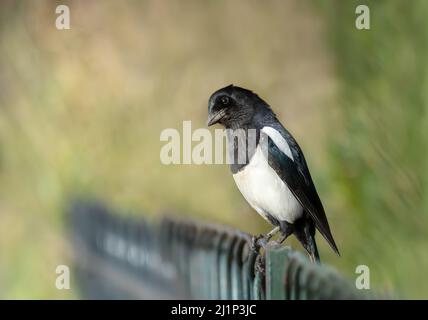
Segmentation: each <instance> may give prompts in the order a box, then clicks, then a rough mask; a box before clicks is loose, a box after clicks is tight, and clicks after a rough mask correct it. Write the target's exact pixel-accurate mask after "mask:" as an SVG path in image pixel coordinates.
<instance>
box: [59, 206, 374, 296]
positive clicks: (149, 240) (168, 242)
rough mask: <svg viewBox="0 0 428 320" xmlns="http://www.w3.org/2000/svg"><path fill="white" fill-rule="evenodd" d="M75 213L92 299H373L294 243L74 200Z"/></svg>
mask: <svg viewBox="0 0 428 320" xmlns="http://www.w3.org/2000/svg"><path fill="white" fill-rule="evenodd" d="M67 216H68V218H69V220H70V225H71V230H70V231H71V232H70V235H71V237H72V240H73V241H72V242H73V245H74V252H75V266H74V267H75V272H76V274H77V275H78V285H79V288H80V291H81V294H82V296H83V297H84V298H89V299H92V298H94V299H123V298H129V299H251V300H257V299H364V298H373V296H369V295H368V294H367V293H366V292H362V291H359V290H357V289H356V288H355V285H354V283H353V282H351V281H348V280H346V279H344V278H343V277H342V276H341V275H340V274H338V273H337V272H336V271H334V270H333V269H332V268H329V267H326V266H323V265H321V266H319V265H313V264H311V263H310V262H309V260H308V259H307V257H306V256H305V255H303V254H302V253H300V252H296V251H294V250H292V249H291V248H289V247H286V246H277V245H274V244H268V245H267V246H266V247H265V248H260V249H258V250H255V249H254V248H253V246H252V242H251V236H250V235H249V234H246V233H243V232H241V231H238V230H234V229H231V228H226V227H220V226H215V225H208V224H201V223H197V222H194V221H189V220H186V221H184V220H178V219H174V218H164V219H163V220H162V221H161V222H160V223H155V222H148V221H146V220H144V219H142V218H140V219H136V218H129V217H127V218H124V217H123V215H120V214H118V213H117V212H115V211H114V210H112V209H109V208H107V207H106V206H103V205H102V204H100V203H98V202H95V201H75V202H73V204H72V205H71V206H70V207H69V208H68V209H67Z"/></svg>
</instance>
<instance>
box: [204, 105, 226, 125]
mask: <svg viewBox="0 0 428 320" xmlns="http://www.w3.org/2000/svg"><path fill="white" fill-rule="evenodd" d="M225 114H226V110H225V109H221V110H220V111H217V112H216V113H214V114H212V115H209V116H208V121H207V126H208V127H209V126H212V125H213V124H216V123H217V122H219V121H220V119H221V118H223V117H224V116H225Z"/></svg>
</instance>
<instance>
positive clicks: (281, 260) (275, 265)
mask: <svg viewBox="0 0 428 320" xmlns="http://www.w3.org/2000/svg"><path fill="white" fill-rule="evenodd" d="M290 253H291V248H290V247H284V246H280V245H278V244H275V243H268V245H267V246H266V248H265V256H266V261H265V265H266V299H268V300H283V299H285V298H286V295H285V283H284V280H285V277H286V271H287V270H286V264H287V259H288V257H289V255H290Z"/></svg>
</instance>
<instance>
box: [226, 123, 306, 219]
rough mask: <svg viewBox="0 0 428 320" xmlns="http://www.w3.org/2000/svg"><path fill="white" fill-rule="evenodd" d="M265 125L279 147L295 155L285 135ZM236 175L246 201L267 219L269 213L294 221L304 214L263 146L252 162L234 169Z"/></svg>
mask: <svg viewBox="0 0 428 320" xmlns="http://www.w3.org/2000/svg"><path fill="white" fill-rule="evenodd" d="M265 129H266V128H263V130H262V131H263V132H265V133H266V134H268V135H269V136H270V137H271V138H272V140H273V141H274V143H275V144H276V145H277V146H278V148H280V150H281V151H283V152H284V153H285V154H286V155H287V156H289V157H290V158H291V159H292V156H291V151H290V148H289V146H288V144H287V142H286V141H285V139H283V138H282V136H281V135H280V134H279V133H278V132H277V131H276V130H274V129H273V128H269V129H268V130H265ZM272 130H273V131H275V132H276V133H277V134H278V135H279V136H278V135H276V134H275V133H273V132H272ZM273 137H275V139H273ZM281 139H282V140H281ZM275 140H276V141H275ZM233 178H234V180H235V183H236V185H237V186H238V188H239V190H240V191H241V193H242V195H243V196H244V198H245V199H246V200H247V202H248V203H249V204H250V205H251V206H252V207H253V208H254V209H255V210H256V211H257V212H258V213H259V214H260V215H261V216H263V217H264V218H265V219H266V216H267V215H268V214H269V215H271V216H272V217H274V218H276V219H277V220H279V221H284V220H285V221H287V222H289V223H293V222H294V221H296V219H298V218H300V217H301V216H302V214H303V208H302V206H301V205H300V203H299V202H298V200H297V199H296V198H295V197H294V195H293V193H292V192H291V191H290V190H289V188H288V187H287V185H286V184H285V183H284V182H283V181H282V180H281V178H280V177H279V176H278V175H277V174H276V172H275V170H273V169H272V168H271V167H270V166H269V163H268V161H267V159H266V157H265V155H264V154H263V151H262V149H261V147H260V146H258V147H257V149H256V152H255V153H254V155H253V157H252V158H251V161H250V163H249V164H248V165H246V166H245V167H244V168H243V169H242V170H241V171H239V172H237V173H235V174H234V175H233Z"/></svg>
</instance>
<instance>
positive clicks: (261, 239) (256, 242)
mask: <svg viewBox="0 0 428 320" xmlns="http://www.w3.org/2000/svg"><path fill="white" fill-rule="evenodd" d="M279 230H280V228H279V226H277V227H275V228H273V229H272V230H271V231H270V232H268V233H267V234H259V235H256V236H253V237H252V239H251V244H252V249H253V250H256V251H257V250H258V249H259V248H260V247H265V246H266V244H267V243H268V242H269V240H270V239H272V237H273V236H274V235H275V234H276V233H278V231H279ZM282 241H284V240H282ZM282 241H281V242H282Z"/></svg>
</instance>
